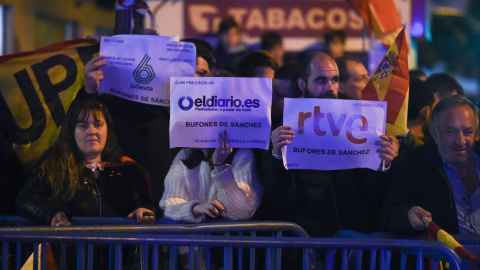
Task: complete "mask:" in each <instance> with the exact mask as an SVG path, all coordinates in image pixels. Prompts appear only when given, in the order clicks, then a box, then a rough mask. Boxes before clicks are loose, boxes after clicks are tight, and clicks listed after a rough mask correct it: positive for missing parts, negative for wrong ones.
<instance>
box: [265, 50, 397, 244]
mask: <svg viewBox="0 0 480 270" xmlns="http://www.w3.org/2000/svg"><path fill="white" fill-rule="evenodd" d="M297 83H298V86H299V87H300V89H301V90H302V91H303V92H304V96H305V97H307V98H332V99H336V98H337V96H338V90H339V72H338V68H337V65H336V63H335V61H334V60H333V59H332V58H331V57H330V56H329V55H327V54H326V53H321V52H320V53H311V54H309V55H307V56H306V57H305V58H304V59H303V60H302V62H301V64H300V70H299V76H298V79H297ZM292 139H294V134H293V131H292V128H291V127H289V126H280V127H278V128H276V129H275V130H274V131H273V132H272V136H271V141H272V145H273V153H272V154H273V157H271V160H270V162H271V164H269V165H270V166H269V167H270V175H269V177H266V181H267V183H266V187H265V191H266V194H265V196H266V200H267V202H268V203H269V204H270V205H271V207H273V208H274V209H276V211H277V212H278V218H279V219H280V220H287V221H293V222H296V223H298V224H299V225H300V226H302V227H304V228H305V229H306V231H307V232H308V233H309V234H310V235H311V236H316V237H329V236H331V235H332V234H333V233H334V232H335V231H337V230H340V229H347V230H355V231H359V232H363V233H368V232H372V230H374V227H375V226H374V225H375V224H374V219H375V218H376V212H377V210H378V207H379V206H380V203H381V201H382V198H383V194H384V187H386V183H385V181H384V175H383V174H384V173H383V172H378V171H373V170H369V169H352V170H334V171H313V170H285V168H284V167H283V165H282V160H281V153H282V150H281V148H282V147H283V146H284V145H288V144H290V143H291V142H290V140H292ZM380 139H381V140H379V141H377V142H376V144H377V145H379V146H380V147H379V148H378V150H377V151H378V152H379V155H380V157H382V158H383V159H384V160H385V163H386V166H387V167H388V166H390V162H391V161H392V160H393V159H394V158H395V157H396V154H397V145H396V144H395V141H394V139H393V138H392V137H389V136H385V135H381V136H380Z"/></svg>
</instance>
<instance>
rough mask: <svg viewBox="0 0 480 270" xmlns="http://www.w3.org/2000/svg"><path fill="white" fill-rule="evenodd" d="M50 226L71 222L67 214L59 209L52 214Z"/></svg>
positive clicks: (65, 224) (66, 224) (64, 224)
mask: <svg viewBox="0 0 480 270" xmlns="http://www.w3.org/2000/svg"><path fill="white" fill-rule="evenodd" d="M50 225H51V226H70V225H72V223H70V221H69V220H68V218H67V214H65V212H63V211H61V212H58V213H56V214H55V215H53V218H52V222H50Z"/></svg>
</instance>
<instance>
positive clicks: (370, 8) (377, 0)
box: [347, 0, 402, 48]
mask: <svg viewBox="0 0 480 270" xmlns="http://www.w3.org/2000/svg"><path fill="white" fill-rule="evenodd" d="M347 1H348V2H349V3H350V4H351V5H352V6H353V7H354V8H355V9H356V10H357V11H358V13H359V14H360V16H361V17H362V18H363V20H364V21H365V23H366V24H367V25H368V26H369V27H370V29H372V31H373V34H374V35H375V38H376V39H377V40H378V41H379V42H381V43H382V44H383V45H384V46H385V47H386V48H388V47H389V46H390V44H392V42H393V40H394V39H395V37H396V36H397V34H398V32H400V30H401V29H402V21H401V20H400V15H399V14H398V9H397V6H396V5H395V1H394V0H347Z"/></svg>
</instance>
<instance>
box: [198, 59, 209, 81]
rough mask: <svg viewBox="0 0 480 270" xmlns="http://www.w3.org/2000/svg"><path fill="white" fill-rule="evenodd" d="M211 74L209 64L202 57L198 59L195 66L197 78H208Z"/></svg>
mask: <svg viewBox="0 0 480 270" xmlns="http://www.w3.org/2000/svg"><path fill="white" fill-rule="evenodd" d="M209 74H210V68H209V67H208V63H207V61H206V60H205V59H203V58H202V57H197V63H196V65H195V77H207V76H208V75H209Z"/></svg>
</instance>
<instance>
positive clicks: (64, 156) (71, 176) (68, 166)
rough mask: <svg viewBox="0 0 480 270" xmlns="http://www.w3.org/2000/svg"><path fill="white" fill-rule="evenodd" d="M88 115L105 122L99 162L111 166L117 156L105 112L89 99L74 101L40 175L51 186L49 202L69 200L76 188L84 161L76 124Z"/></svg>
mask: <svg viewBox="0 0 480 270" xmlns="http://www.w3.org/2000/svg"><path fill="white" fill-rule="evenodd" d="M90 112H92V113H93V115H94V117H95V119H98V118H99V117H100V116H103V117H104V118H105V124H106V126H107V138H106V143H105V147H104V148H103V151H102V161H108V162H115V161H117V160H118V159H119V158H120V156H121V151H120V147H119V146H118V143H117V139H116V136H115V132H114V130H113V124H112V118H111V116H110V113H109V112H108V110H107V108H105V106H103V105H102V104H101V103H100V102H99V101H97V100H95V99H91V98H85V99H82V100H76V101H74V102H73V103H72V104H71V105H70V109H69V110H68V112H67V114H66V116H65V118H64V121H63V124H62V128H61V130H60V135H59V136H58V139H57V141H56V142H55V143H54V144H53V146H52V147H51V148H50V149H49V151H48V157H47V159H46V160H45V161H44V162H43V163H42V174H43V175H45V176H46V177H47V178H48V180H49V181H50V184H51V185H52V190H53V196H52V197H53V198H56V199H61V198H71V197H73V195H74V194H75V192H76V190H77V189H78V188H79V187H80V182H79V178H80V173H81V172H82V170H83V167H84V163H85V158H84V156H83V153H82V152H81V151H80V149H79V148H78V145H77V142H76V140H75V135H74V133H75V128H76V126H77V123H78V122H80V121H82V120H84V119H85V118H87V117H88V114H89V113H90Z"/></svg>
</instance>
